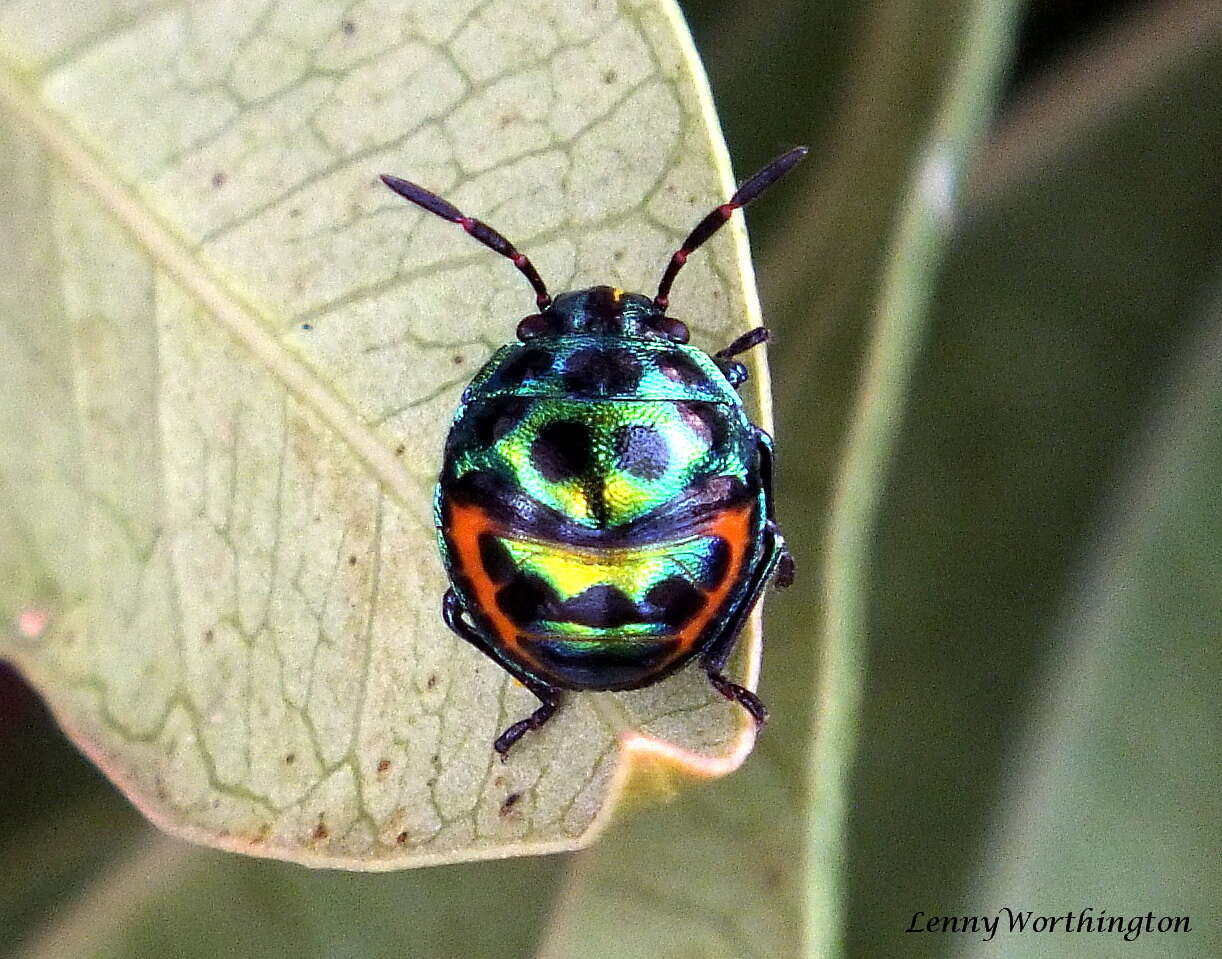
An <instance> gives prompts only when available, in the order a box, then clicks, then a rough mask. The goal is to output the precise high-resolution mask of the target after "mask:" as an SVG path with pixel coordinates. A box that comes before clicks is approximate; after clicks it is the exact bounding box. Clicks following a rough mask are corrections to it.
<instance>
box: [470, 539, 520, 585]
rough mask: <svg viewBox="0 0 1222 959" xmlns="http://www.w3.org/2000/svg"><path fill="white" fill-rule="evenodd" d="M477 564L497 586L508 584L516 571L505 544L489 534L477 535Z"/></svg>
mask: <svg viewBox="0 0 1222 959" xmlns="http://www.w3.org/2000/svg"><path fill="white" fill-rule="evenodd" d="M479 562H480V565H481V566H482V567H483V568H484V572H485V573H487V574H488V578H489V579H490V580H492V582H494V583H496V585H498V586H501V585H503V584H504V583H507V582H509V580H510V579H512V578H513V574H514V573H515V572H516V571H517V567H516V566H515V565H514V562H513V557H512V556H510V555H509V550H507V549H506V548H505V544H504V543H502V542H501V541H500V540H499V539H497V537H495V536H493V535H492V534H491V533H480V534H479Z"/></svg>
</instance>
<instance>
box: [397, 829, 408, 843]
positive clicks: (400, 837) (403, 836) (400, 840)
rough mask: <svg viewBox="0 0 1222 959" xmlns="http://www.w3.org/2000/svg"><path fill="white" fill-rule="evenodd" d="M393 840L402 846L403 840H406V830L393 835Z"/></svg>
mask: <svg viewBox="0 0 1222 959" xmlns="http://www.w3.org/2000/svg"><path fill="white" fill-rule="evenodd" d="M395 842H397V843H398V844H399V845H400V846H402V845H403V844H404V843H405V842H407V833H406V832H401V833H399V835H397V836H395Z"/></svg>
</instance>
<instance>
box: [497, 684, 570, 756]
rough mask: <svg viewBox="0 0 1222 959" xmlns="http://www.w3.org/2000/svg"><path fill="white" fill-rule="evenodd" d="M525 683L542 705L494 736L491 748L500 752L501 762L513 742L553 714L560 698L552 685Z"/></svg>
mask: <svg viewBox="0 0 1222 959" xmlns="http://www.w3.org/2000/svg"><path fill="white" fill-rule="evenodd" d="M525 685H526V688H527V689H529V690H530V691H531V692H532V693H534V694H535V695H536V696H538V697H539V701H540V702H541V703H542V705H541V706H540V707H539V708H538V709H536V710H535V711H534V712H533V713H531V714H530V715H529V716H527V717H526V718H525V719H519V720H518V721H517V722H516V723H514V724H513V725H512V726H510V727H509V728H508V729H506V730H505V731H504V732H503V733H501V734H500V735H499V736H497V737H496V742H494V743H493V744H492V748H493V749H495V750H496V751H497V752H498V753H500V756H501V762H505V760H506V759H507V758H508V756H509V749H510V747H511V746H513V744H514V743H516V742H517V741H518V740H519V739H521V738H522V737H523V736H525V735H526V734H527V733H528V732H530V731H531V730H532V729H538V728H539V727H540V726H542V725H543V724H544V723H546V722H547V721H548V720H549V719H551V718H552V716H554V715H555V713H556V709H557V707H559V705H560V701H561V699H562V696H561V693H560V691H559V690H558V689H556V688H554V687H552V686H541V685H538V684H536V683H533V682H532V683H526V684H525Z"/></svg>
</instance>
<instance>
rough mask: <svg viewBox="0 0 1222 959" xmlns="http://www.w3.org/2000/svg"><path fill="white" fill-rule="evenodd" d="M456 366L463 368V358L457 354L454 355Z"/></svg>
mask: <svg viewBox="0 0 1222 959" xmlns="http://www.w3.org/2000/svg"><path fill="white" fill-rule="evenodd" d="M454 365H455V366H462V356H461V355H459V354H457V353H455V354H454Z"/></svg>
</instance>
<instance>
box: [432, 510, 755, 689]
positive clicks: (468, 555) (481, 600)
mask: <svg viewBox="0 0 1222 959" xmlns="http://www.w3.org/2000/svg"><path fill="white" fill-rule="evenodd" d="M446 505H447V510H448V516H449V523H448V524H447V526H446V529H445V533H446V537H447V539H448V540H449V543H450V547H451V549H452V550H453V552H454V556H455V559H456V560H457V566H458V568H459V569H460V570H461V571H462V573H463V575H464V576H466V577H467V579H468V581H469V582H470V584H471V592H472V598H473V599H474V600H475V604H476V606H477V607H478V609H479V610H480V611H481V612H482V613H483V615H484V616H485V617H486V618H487V620H488V621H489V623H490V625H491V627H492V631H493V633H494V636H495V639H496V641H497V642H498V643H499V644H500V646H501V647H502V648H503V649H504V650H505V651H506V652H507V653H509V655H510V656H511V657H512V658H514V659H516V660H517V661H518V662H521V663H529V664H531V665H532V666H533V665H536V661H535V657H534V656H532V655H531V654H530V651H529V649H527V648H525V647H523V645H522V643H521V642H520V640H522V639H526V640H528V641H529V640H531V639H537V638H538V637H533V636H523V635H521V634H520V633H519V631H518V628H517V626H516V625H515V624H514V623H513V621H512V620H510V618H509V617H508V616H506V615H505V613H503V612H502V611H501V609H500V607H499V606H498V605H497V602H496V593H497V588H498V587H497V585H496V584H495V583H494V582H493V581H492V578H491V577H490V576H489V575H488V572H487V570H485V569H484V565H483V563H482V562H481V561H480V553H479V537H480V535H481V534H483V533H491V534H492V535H494V536H503V535H504V534H505V532H506V531H505V529H503V528H502V527H501V526H500V525H499V524H497V523H494V522H493V521H492V520H490V519H489V518H488V515H487V514H486V513H485V512H484V511H483V509H481V508H480V507H479V506H473V505H465V504H458V503H455V502H454V501H453V500H447V504H446ZM754 508H755V504H754V503H753V502H748V503H744V504H742V505H741V506H734V507H727V508H725V509H722V510H719V511H718V512H716V513H714V514H713V516H712V517H710V519H709V520H708V522H707V523H704V524H702V525H701V526H699V527H697V528H696V529H694V530H690V531H688V533H687V536H685V539H686V538H688V537H690V536H693V535H694V536H718V537H721V539H723V540H724V541H725V542H726V544H727V546H728V547H729V549H730V556H729V560H728V561H727V563H726V571H725V573H724V574H723V575H722V577H721V580H720V581H719V582H718V583H717V585H716V586H715V587H714V588H713V589H711V590H708V591H703V596H704V603H703V604H702V605H701V608H700V609H699V610H698V611H697V612H696V613H694V614H693V615H692V617H691V618H690V619H689V620H688V621H687V623H686V624H684V626H683V627H682V628H681V629H679V630H677V631H676V632H674V633H673V634H663V635H658V636H655V637H654V639H655V640H657V641H659V642H663V641H666V640H670V639H673V640H674V641H675V647H674V650H673V654H672V655H671V656H669V657H667V662H673V661H674V660H676V659H679V658H682V657H684V656H686V655H687V654H688V653H689V652H690V651H691V649H692V647H693V646H694V645H696V644H697V643H699V642H701V641H703V640H705V639H707V638H708V637H707V635H706V632H705V631H706V630H707V629H708V627H709V624H710V623H711V622H712V621H713V620H714V619H715V618H716V617H717V616H718V615H719V614H720V613H721V611H722V609H721V608H722V606H723V605H724V603H725V601H726V598H727V597H728V596H729V594H730V593H731V592H732V591H733V589H734V587H735V586H736V585H737V584H738V583H739V582H740V581H741V579H742V574H743V568H744V563H745V560H746V557H747V547H748V544H749V543H750V541H751V535H750V534H751V516H752V512H753V510H754ZM556 545H560V544H556ZM566 552H571V553H572V555H573V558H574V560H576V561H581V560H582V559H583V558H584V559H586V561H589V557H590V555H591V554H593V555H599V554H601V555H602V556H603V557H606V556H607V555H608V554H612V553H614V552H615V551H614V550H598V549H590V550H582V549H580V548H577V547H571V546H569V547H566ZM604 639H605V640H606V641H607V642H611V641H612V638H611V637H610V636H607V637H604Z"/></svg>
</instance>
